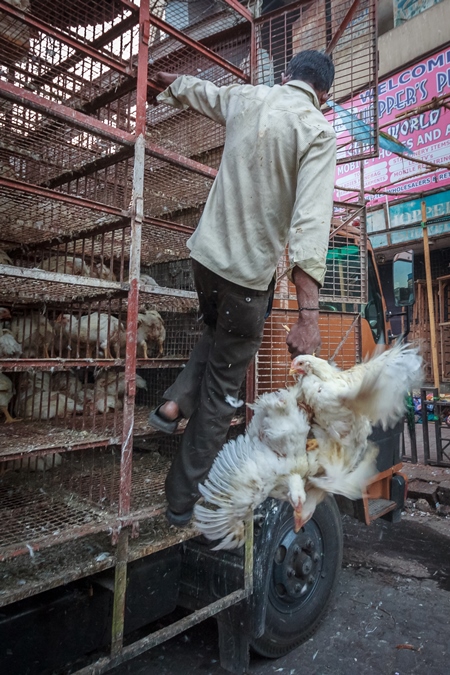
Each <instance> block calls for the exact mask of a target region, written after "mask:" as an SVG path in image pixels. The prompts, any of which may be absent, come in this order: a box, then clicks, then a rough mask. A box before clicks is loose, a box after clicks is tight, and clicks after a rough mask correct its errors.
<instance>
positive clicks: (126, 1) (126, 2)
mask: <svg viewBox="0 0 450 675" xmlns="http://www.w3.org/2000/svg"><path fill="white" fill-rule="evenodd" d="M120 4H121V5H123V6H124V7H127V8H128V9H129V10H130V11H131V12H136V14H137V13H138V12H139V5H136V4H135V3H134V2H132V0H120Z"/></svg>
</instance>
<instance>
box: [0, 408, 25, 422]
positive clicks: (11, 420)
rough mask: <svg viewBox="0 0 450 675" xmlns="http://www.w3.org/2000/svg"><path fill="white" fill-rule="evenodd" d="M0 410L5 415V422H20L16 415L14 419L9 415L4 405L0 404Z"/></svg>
mask: <svg viewBox="0 0 450 675" xmlns="http://www.w3.org/2000/svg"><path fill="white" fill-rule="evenodd" d="M0 410H1V411H2V413H3V414H4V416H5V424H11V422H21V420H20V419H19V418H18V417H16V418H15V419H14V417H11V415H10V414H9V410H8V408H7V406H6V405H2V406H0Z"/></svg>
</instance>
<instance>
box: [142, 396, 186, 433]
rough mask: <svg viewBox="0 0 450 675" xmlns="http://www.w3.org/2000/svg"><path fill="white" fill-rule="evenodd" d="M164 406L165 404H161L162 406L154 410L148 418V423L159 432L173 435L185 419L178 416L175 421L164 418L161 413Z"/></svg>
mask: <svg viewBox="0 0 450 675" xmlns="http://www.w3.org/2000/svg"><path fill="white" fill-rule="evenodd" d="M163 405H164V403H161V405H159V406H158V407H157V408H155V409H154V410H152V412H151V413H150V416H149V418H148V423H149V424H150V426H152V427H154V428H155V429H158V431H163V432H164V433H165V434H173V433H175V431H176V430H177V428H178V423H179V422H180V420H182V419H183V415H178V417H176V418H175V419H174V420H169V419H167V418H166V417H163V416H162V415H161V414H160V412H159V411H160V408H161V406H163Z"/></svg>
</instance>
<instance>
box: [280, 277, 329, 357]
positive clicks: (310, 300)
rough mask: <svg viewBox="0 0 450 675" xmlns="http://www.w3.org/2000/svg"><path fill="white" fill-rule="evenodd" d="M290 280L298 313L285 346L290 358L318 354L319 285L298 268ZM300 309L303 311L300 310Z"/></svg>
mask: <svg viewBox="0 0 450 675" xmlns="http://www.w3.org/2000/svg"><path fill="white" fill-rule="evenodd" d="M292 280H293V282H294V284H295V288H296V291H297V302H298V306H299V313H298V319H297V322H296V323H295V324H294V325H293V326H292V328H291V330H290V332H289V334H288V336H287V338H286V344H287V346H288V349H289V352H290V353H291V354H292V356H293V357H294V356H298V354H313V353H315V354H319V351H320V345H321V338H320V331H319V310H318V309H315V308H318V307H319V284H318V283H317V281H316V280H315V279H313V278H312V277H310V276H309V274H306V272H304V271H303V270H302V269H300V267H294V269H293V270H292ZM300 307H302V308H303V309H301V310H300Z"/></svg>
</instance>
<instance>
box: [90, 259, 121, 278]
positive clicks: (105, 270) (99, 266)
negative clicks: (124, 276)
mask: <svg viewBox="0 0 450 675" xmlns="http://www.w3.org/2000/svg"><path fill="white" fill-rule="evenodd" d="M93 272H94V276H95V277H97V279H104V280H106V281H117V277H116V275H115V274H114V272H113V270H112V267H108V265H105V263H95V265H94V267H93Z"/></svg>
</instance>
